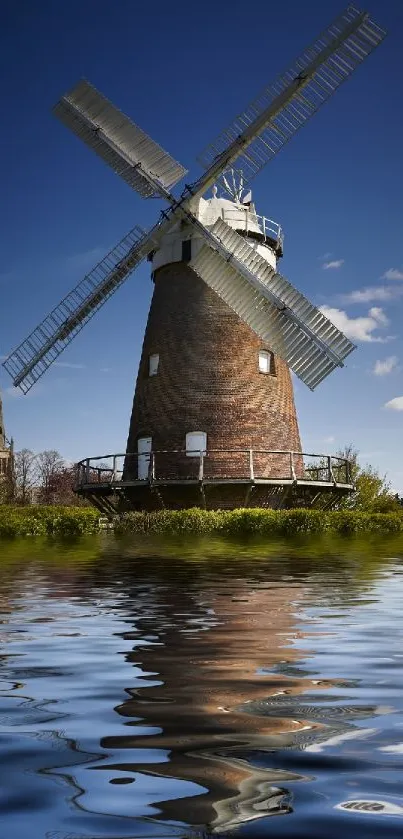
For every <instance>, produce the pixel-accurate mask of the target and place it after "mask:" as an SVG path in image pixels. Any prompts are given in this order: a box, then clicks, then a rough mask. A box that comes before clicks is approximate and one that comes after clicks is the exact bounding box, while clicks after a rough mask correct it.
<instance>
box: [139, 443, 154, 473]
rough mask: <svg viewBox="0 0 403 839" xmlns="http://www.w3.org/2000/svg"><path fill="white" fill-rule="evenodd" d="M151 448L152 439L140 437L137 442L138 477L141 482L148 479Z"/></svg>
mask: <svg viewBox="0 0 403 839" xmlns="http://www.w3.org/2000/svg"><path fill="white" fill-rule="evenodd" d="M151 446H152V437H139V439H138V440H137V453H138V458H137V477H138V479H139V481H145V480H147V478H148V469H149V465H150V451H151Z"/></svg>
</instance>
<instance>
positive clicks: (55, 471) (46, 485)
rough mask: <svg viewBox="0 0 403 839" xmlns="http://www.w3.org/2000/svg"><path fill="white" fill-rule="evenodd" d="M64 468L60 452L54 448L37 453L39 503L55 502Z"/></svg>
mask: <svg viewBox="0 0 403 839" xmlns="http://www.w3.org/2000/svg"><path fill="white" fill-rule="evenodd" d="M64 469H65V463H64V460H63V458H62V456H61V454H59V452H57V451H55V450H54V449H49V450H47V451H44V452H40V454H38V456H37V474H38V485H39V491H38V501H39V503H40V504H53V503H54V502H55V500H56V496H57V490H58V487H59V485H60V480H61V476H62V474H63V470H64Z"/></svg>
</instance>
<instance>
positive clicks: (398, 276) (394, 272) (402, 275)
mask: <svg viewBox="0 0 403 839" xmlns="http://www.w3.org/2000/svg"><path fill="white" fill-rule="evenodd" d="M382 280H403V271H400V270H399V268H388V270H387V271H385V273H384V274H383V275H382Z"/></svg>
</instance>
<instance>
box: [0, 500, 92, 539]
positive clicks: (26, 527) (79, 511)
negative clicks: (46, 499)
mask: <svg viewBox="0 0 403 839" xmlns="http://www.w3.org/2000/svg"><path fill="white" fill-rule="evenodd" d="M99 519H100V514H99V513H98V511H97V510H93V509H92V508H91V507H46V506H39V505H38V506H36V505H32V506H30V507H8V506H4V507H0V538H1V537H5V538H7V537H13V536H81V535H84V534H87V533H96V532H98V530H99Z"/></svg>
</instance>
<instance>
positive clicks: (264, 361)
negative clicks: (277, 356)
mask: <svg viewBox="0 0 403 839" xmlns="http://www.w3.org/2000/svg"><path fill="white" fill-rule="evenodd" d="M259 373H269V374H271V375H272V376H275V374H276V371H275V368H274V355H273V353H272V352H270V351H269V350H259Z"/></svg>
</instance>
